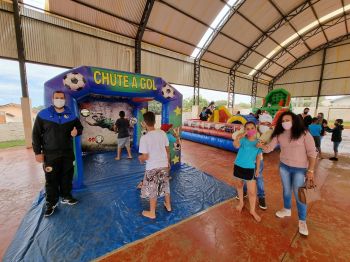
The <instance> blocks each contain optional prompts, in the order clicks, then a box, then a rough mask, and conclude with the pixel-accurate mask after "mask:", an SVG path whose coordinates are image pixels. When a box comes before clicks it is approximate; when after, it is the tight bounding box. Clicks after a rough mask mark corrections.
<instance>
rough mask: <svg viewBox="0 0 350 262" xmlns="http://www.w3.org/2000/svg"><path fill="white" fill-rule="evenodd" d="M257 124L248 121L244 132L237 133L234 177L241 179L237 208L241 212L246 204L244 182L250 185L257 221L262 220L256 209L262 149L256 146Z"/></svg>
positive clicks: (252, 205) (249, 191)
mask: <svg viewBox="0 0 350 262" xmlns="http://www.w3.org/2000/svg"><path fill="white" fill-rule="evenodd" d="M256 133H257V130H256V125H255V123H254V122H247V123H246V124H245V125H244V133H242V134H239V135H237V137H236V139H235V140H234V142H233V145H234V146H235V147H236V148H239V150H238V154H237V157H236V160H235V165H234V171H233V175H234V177H236V178H238V179H240V180H239V182H238V186H237V191H238V196H239V204H238V205H237V207H236V209H237V210H238V211H239V212H241V211H242V209H243V206H244V202H243V186H244V182H246V183H247V187H248V198H249V205H250V214H251V215H252V216H253V217H254V219H255V220H256V221H257V222H260V221H261V218H260V216H259V215H258V214H257V213H256V211H255V205H256V181H255V178H256V177H258V176H259V170H260V161H261V156H262V150H261V149H260V148H257V147H256V144H257V143H258V140H257V138H256Z"/></svg>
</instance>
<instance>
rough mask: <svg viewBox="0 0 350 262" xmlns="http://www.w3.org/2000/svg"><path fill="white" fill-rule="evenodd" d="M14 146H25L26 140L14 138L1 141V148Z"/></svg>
mask: <svg viewBox="0 0 350 262" xmlns="http://www.w3.org/2000/svg"><path fill="white" fill-rule="evenodd" d="M14 146H24V140H12V141H4V142H0V149H4V148H9V147H14Z"/></svg>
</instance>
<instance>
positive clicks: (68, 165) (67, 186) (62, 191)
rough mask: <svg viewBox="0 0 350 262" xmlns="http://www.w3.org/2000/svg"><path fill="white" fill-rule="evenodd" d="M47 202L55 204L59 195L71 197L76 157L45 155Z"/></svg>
mask: <svg viewBox="0 0 350 262" xmlns="http://www.w3.org/2000/svg"><path fill="white" fill-rule="evenodd" d="M44 171H45V180H46V183H45V190H46V202H47V203H48V204H50V205H55V204H56V203H57V202H58V199H59V197H60V196H61V197H64V198H65V197H70V196H71V191H72V181H73V174H74V157H71V156H69V157H67V156H61V157H57V156H55V157H53V156H45V161H44Z"/></svg>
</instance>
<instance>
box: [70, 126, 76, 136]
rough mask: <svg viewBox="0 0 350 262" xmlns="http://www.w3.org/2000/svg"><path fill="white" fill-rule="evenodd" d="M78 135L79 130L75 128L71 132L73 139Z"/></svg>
mask: <svg viewBox="0 0 350 262" xmlns="http://www.w3.org/2000/svg"><path fill="white" fill-rule="evenodd" d="M77 134H78V130H77V129H76V127H74V128H73V130H72V131H71V132H70V135H71V136H72V137H75V136H77Z"/></svg>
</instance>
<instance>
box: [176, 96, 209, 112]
mask: <svg viewBox="0 0 350 262" xmlns="http://www.w3.org/2000/svg"><path fill="white" fill-rule="evenodd" d="M209 103H210V102H209V101H208V100H207V99H205V98H203V97H202V96H199V109H200V110H201V109H202V108H203V107H205V106H208V105H209ZM192 106H193V97H191V98H186V99H184V100H183V101H182V108H183V111H186V112H189V111H191V110H192Z"/></svg>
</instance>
